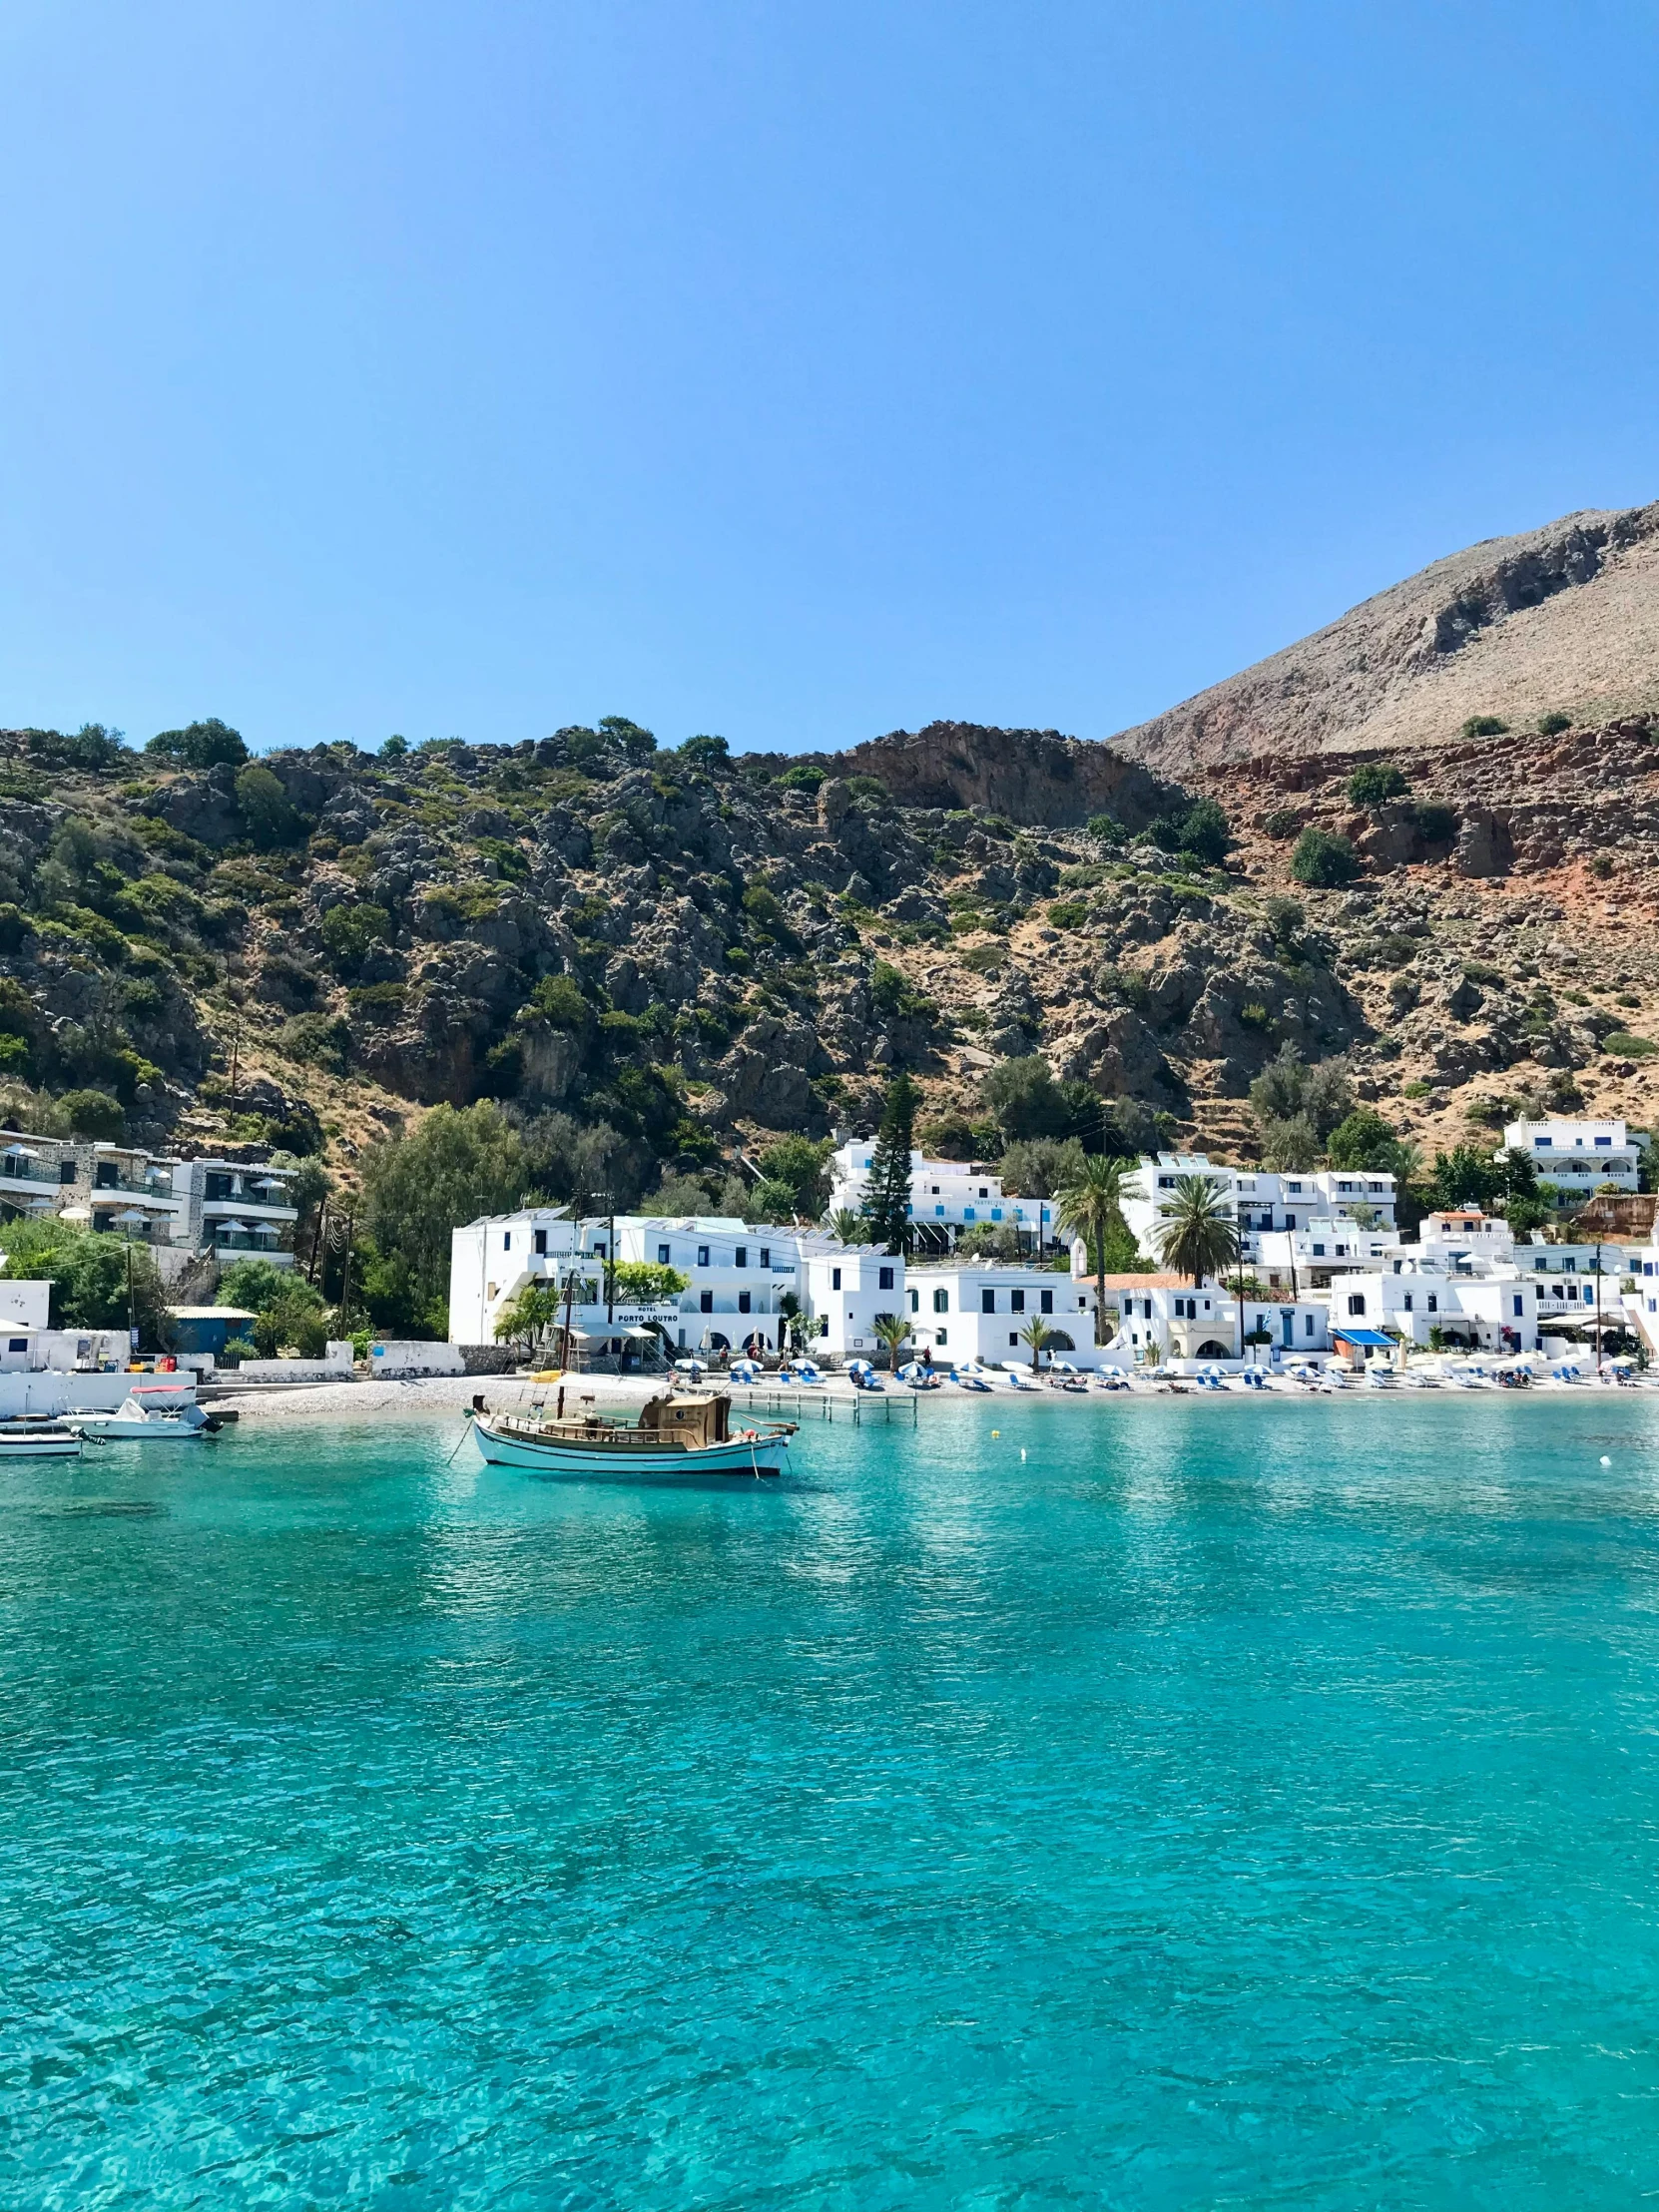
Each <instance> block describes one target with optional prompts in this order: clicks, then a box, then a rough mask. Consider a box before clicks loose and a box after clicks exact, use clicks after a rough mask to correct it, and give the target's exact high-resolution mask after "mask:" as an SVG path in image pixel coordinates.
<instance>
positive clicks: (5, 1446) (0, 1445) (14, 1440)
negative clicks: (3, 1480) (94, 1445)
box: [0, 1433, 81, 1459]
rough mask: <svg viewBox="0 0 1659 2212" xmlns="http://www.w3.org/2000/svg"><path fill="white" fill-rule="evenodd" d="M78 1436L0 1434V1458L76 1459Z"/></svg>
mask: <svg viewBox="0 0 1659 2212" xmlns="http://www.w3.org/2000/svg"><path fill="white" fill-rule="evenodd" d="M80 1455H81V1439H80V1437H79V1436H75V1435H68V1434H59V1435H52V1434H47V1433H42V1434H40V1435H35V1436H0V1459H78V1458H79V1457H80Z"/></svg>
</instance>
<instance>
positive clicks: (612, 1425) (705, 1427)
mask: <svg viewBox="0 0 1659 2212" xmlns="http://www.w3.org/2000/svg"><path fill="white" fill-rule="evenodd" d="M582 1403H583V1405H584V1407H585V1408H586V1410H585V1411H583V1412H580V1413H577V1414H574V1415H567V1414H565V1413H564V1412H563V1411H562V1410H561V1411H560V1412H558V1413H557V1414H555V1416H554V1418H553V1419H552V1420H548V1419H546V1418H545V1417H544V1414H545V1408H544V1407H542V1406H540V1405H532V1406H531V1408H530V1411H529V1413H528V1415H524V1414H517V1413H492V1412H491V1411H490V1410H489V1408H488V1406H487V1405H485V1403H484V1402H483V1399H482V1398H481V1397H479V1398H475V1399H474V1400H473V1404H472V1406H471V1408H470V1410H469V1413H468V1418H469V1419H470V1420H471V1422H472V1433H473V1436H474V1438H475V1439H476V1441H477V1445H478V1449H479V1450H480V1452H482V1454H483V1456H484V1457H485V1459H487V1460H488V1461H489V1463H490V1465H491V1466H496V1467H522V1468H523V1469H524V1470H525V1471H526V1472H527V1473H530V1474H541V1475H549V1476H558V1477H563V1478H564V1479H567V1480H575V1481H599V1482H668V1483H673V1482H700V1481H703V1480H704V1479H705V1478H707V1477H708V1476H710V1475H722V1476H738V1477H744V1476H751V1477H752V1476H755V1475H777V1474H782V1473H783V1471H784V1460H785V1456H786V1454H787V1453H788V1451H789V1447H790V1438H791V1437H792V1436H793V1435H794V1434H795V1432H796V1423H795V1422H794V1421H793V1420H789V1421H768V1422H765V1423H763V1424H762V1425H760V1426H758V1427H754V1428H734V1427H733V1426H732V1400H731V1399H730V1398H729V1397H728V1396H727V1395H726V1393H725V1392H724V1391H723V1390H670V1391H669V1392H668V1393H667V1394H666V1395H665V1396H662V1397H654V1398H652V1399H650V1400H649V1402H648V1403H647V1404H646V1406H645V1409H644V1410H643V1411H642V1413H641V1414H640V1417H639V1419H638V1420H637V1421H625V1420H612V1419H610V1418H609V1417H608V1416H607V1415H605V1414H602V1413H596V1412H595V1411H594V1410H593V1400H592V1399H591V1398H584V1399H583V1400H582ZM561 1404H562V1399H561Z"/></svg>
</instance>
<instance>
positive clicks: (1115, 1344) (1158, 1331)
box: [1106, 1275, 1331, 1367]
mask: <svg viewBox="0 0 1659 2212" xmlns="http://www.w3.org/2000/svg"><path fill="white" fill-rule="evenodd" d="M1106 1296H1107V1300H1108V1303H1109V1304H1111V1305H1114V1306H1115V1308H1116V1312H1117V1333H1116V1335H1115V1336H1114V1338H1113V1340H1112V1345H1111V1348H1110V1349H1112V1350H1113V1351H1115V1352H1117V1353H1119V1354H1121V1355H1123V1356H1124V1357H1126V1358H1127V1359H1128V1360H1129V1361H1130V1362H1132V1363H1135V1364H1140V1363H1145V1362H1147V1361H1149V1360H1150V1359H1151V1357H1152V1355H1153V1354H1154V1353H1155V1354H1156V1356H1157V1360H1158V1361H1159V1362H1163V1361H1166V1360H1172V1361H1191V1362H1194V1363H1196V1364H1202V1365H1205V1366H1208V1365H1210V1364H1211V1363H1217V1364H1221V1363H1227V1364H1231V1365H1233V1366H1237V1365H1238V1364H1239V1363H1240V1360H1241V1352H1240V1341H1241V1340H1240V1336H1239V1304H1238V1300H1237V1299H1236V1297H1235V1296H1234V1295H1233V1293H1232V1292H1230V1291H1227V1290H1225V1289H1223V1288H1221V1287H1220V1286H1219V1285H1217V1284H1214V1283H1210V1284H1203V1285H1200V1286H1198V1287H1196V1288H1195V1286H1194V1285H1193V1283H1192V1282H1191V1281H1190V1280H1189V1279H1188V1278H1187V1277H1185V1276H1176V1275H1118V1276H1108V1277H1107V1279H1106ZM1327 1320H1328V1309H1327V1306H1326V1302H1325V1301H1324V1300H1323V1299H1318V1298H1286V1299H1283V1300H1272V1301H1269V1300H1267V1299H1255V1298H1247V1299H1246V1300H1245V1303H1244V1328H1245V1335H1246V1337H1252V1336H1254V1337H1257V1338H1262V1337H1266V1338H1267V1340H1268V1342H1267V1343H1266V1344H1261V1343H1258V1344H1255V1345H1251V1344H1245V1345H1244V1348H1243V1353H1242V1359H1243V1361H1244V1363H1245V1364H1246V1365H1249V1364H1252V1363H1254V1364H1257V1365H1260V1366H1264V1367H1266V1366H1271V1365H1275V1364H1276V1363H1277V1362H1279V1361H1280V1360H1282V1359H1284V1358H1286V1357H1302V1356H1304V1355H1308V1354H1323V1353H1326V1352H1329V1351H1330V1349H1331V1338H1330V1335H1329V1332H1328V1328H1327Z"/></svg>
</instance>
